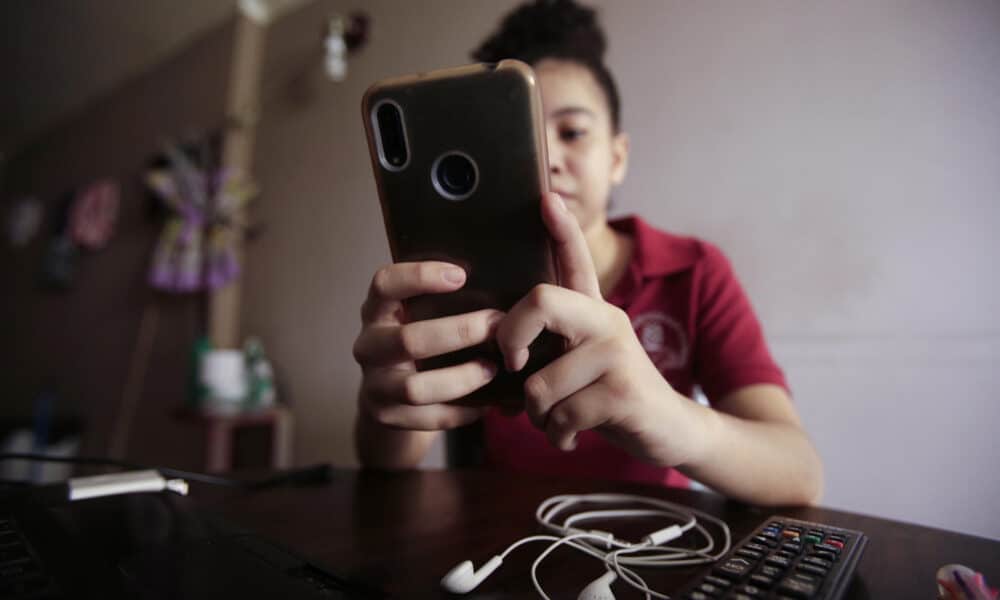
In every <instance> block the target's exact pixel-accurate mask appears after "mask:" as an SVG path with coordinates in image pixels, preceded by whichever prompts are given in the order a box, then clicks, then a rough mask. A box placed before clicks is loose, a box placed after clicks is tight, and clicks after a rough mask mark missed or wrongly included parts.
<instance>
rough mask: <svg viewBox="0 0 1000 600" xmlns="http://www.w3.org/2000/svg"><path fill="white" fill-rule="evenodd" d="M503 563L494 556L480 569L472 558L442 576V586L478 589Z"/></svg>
mask: <svg viewBox="0 0 1000 600" xmlns="http://www.w3.org/2000/svg"><path fill="white" fill-rule="evenodd" d="M501 563H503V559H502V558H500V557H499V556H494V557H493V558H491V559H489V560H488V561H486V564H484V565H483V566H482V567H480V568H479V570H478V571H476V570H475V569H474V568H473V566H472V561H471V560H467V561H465V562H462V563H459V564H458V565H456V566H455V568H453V569H452V570H450V571H448V573H447V574H446V575H445V576H444V577H442V578H441V587H443V588H444V589H446V590H448V591H449V592H451V593H453V594H467V593H469V592H471V591H472V590H474V589H476V587H477V586H478V585H479V584H480V583H482V582H483V580H484V579H486V578H487V577H489V576H490V573H492V572H493V571H496V570H497V568H498V567H499V566H500V564H501ZM595 597H596V596H595Z"/></svg>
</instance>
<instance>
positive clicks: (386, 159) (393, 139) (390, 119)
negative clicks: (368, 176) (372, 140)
mask: <svg viewBox="0 0 1000 600" xmlns="http://www.w3.org/2000/svg"><path fill="white" fill-rule="evenodd" d="M375 125H376V127H377V128H378V137H379V141H380V144H379V152H380V154H381V156H382V160H383V163H382V164H383V165H384V166H388V167H389V168H390V169H391V170H394V171H398V170H399V169H401V168H402V167H403V166H405V165H406V162H407V159H408V158H409V151H408V148H407V143H406V130H405V128H404V127H403V113H402V112H401V111H400V109H399V107H398V106H397V105H396V104H394V103H393V102H391V101H382V102H381V103H380V104H378V105H377V107H376V108H375Z"/></svg>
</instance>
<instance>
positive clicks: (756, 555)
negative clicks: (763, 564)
mask: <svg viewBox="0 0 1000 600" xmlns="http://www.w3.org/2000/svg"><path fill="white" fill-rule="evenodd" d="M736 555H737V556H742V557H743V558H749V559H750V560H760V559H762V558H764V554H763V553H761V552H757V551H755V550H747V549H746V548H740V549H739V550H737V551H736Z"/></svg>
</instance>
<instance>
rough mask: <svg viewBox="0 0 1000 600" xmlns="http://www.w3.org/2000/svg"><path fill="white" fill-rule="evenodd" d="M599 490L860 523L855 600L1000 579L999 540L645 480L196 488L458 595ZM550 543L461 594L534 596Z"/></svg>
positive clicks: (552, 565)
mask: <svg viewBox="0 0 1000 600" xmlns="http://www.w3.org/2000/svg"><path fill="white" fill-rule="evenodd" d="M594 492H616V493H631V494H642V495H648V496H654V497H657V498H663V499H667V500H671V501H674V502H679V503H682V504H685V505H688V506H691V507H694V508H697V509H700V510H703V511H706V512H708V513H711V514H713V515H715V516H718V517H720V518H722V519H724V520H726V521H727V522H728V523H729V525H730V527H731V529H732V533H733V538H734V542H735V541H738V540H740V539H742V537H743V536H744V535H746V534H747V533H749V532H750V531H751V530H752V529H753V528H754V527H755V526H757V525H758V524H760V523H761V522H762V521H763V520H764V519H766V518H768V517H769V516H770V515H772V514H780V515H785V516H789V517H793V518H798V519H804V520H810V521H818V522H820V523H824V524H828V525H834V526H839V527H845V528H848V529H857V530H860V531H863V532H864V533H866V534H867V535H868V536H869V538H870V542H869V545H868V549H867V551H866V552H865V555H864V557H863V558H862V560H861V563H860V565H859V567H858V570H857V576H856V577H855V580H854V582H853V584H852V586H851V589H850V591H849V593H848V597H849V598H853V599H860V598H872V599H880V600H881V599H917V598H934V597H936V585H935V581H934V574H935V572H936V570H937V569H938V567H940V566H942V565H945V564H948V563H960V564H965V565H968V566H970V567H972V568H974V569H976V570H978V571H982V572H983V573H984V575H985V576H986V580H987V581H988V582H989V583H991V584H992V585H993V586H997V585H998V584H1000V541H996V540H990V539H986V538H979V537H974V536H969V535H963V534H958V533H952V532H948V531H943V530H938V529H930V528H927V527H921V526H917V525H911V524H905V523H900V522H896V521H890V520H886V519H879V518H875V517H868V516H863V515H858V514H852V513H847V512H841V511H836V510H830V509H825V508H789V509H777V510H772V509H761V508H756V507H751V506H747V505H744V504H739V503H736V502H731V501H727V500H724V499H722V498H720V497H719V496H716V495H714V494H707V493H702V492H695V491H690V490H680V489H667V488H659V487H650V486H643V485H633V484H622V483H607V482H594V481H581V480H575V479H553V478H542V477H533V476H523V475H517V476H515V475H510V474H503V473H495V472H490V471H485V470H479V471H474V470H470V471H450V472H449V471H423V472H404V473H389V472H378V471H360V472H359V471H350V470H337V471H335V472H334V480H333V481H332V482H331V483H329V484H327V485H320V486H313V487H300V488H282V489H272V490H267V491H260V492H237V491H232V490H220V489H218V488H209V487H206V486H203V485H196V486H195V487H194V488H193V490H192V499H193V500H195V501H196V502H197V503H198V504H201V505H202V506H203V507H207V508H209V509H210V510H211V511H212V512H216V513H217V514H221V515H222V516H223V517H224V518H226V519H227V520H229V521H230V522H232V523H235V524H239V525H242V526H245V527H248V528H250V529H253V530H255V531H257V532H259V533H261V534H263V535H264V536H266V537H268V538H270V539H272V540H274V541H277V542H279V543H282V544H284V545H286V546H288V547H290V548H291V549H293V550H295V551H297V552H299V553H300V554H303V555H305V556H308V557H311V558H313V559H315V560H316V561H317V562H320V563H323V564H325V565H326V566H328V567H330V568H331V569H332V570H334V571H336V572H338V573H339V574H342V575H345V576H347V577H349V578H352V579H356V580H360V581H364V582H367V583H369V584H372V585H375V586H377V587H379V588H381V589H383V590H385V591H387V592H388V593H389V594H390V595H391V596H392V597H398V598H454V597H455V596H452V595H450V594H448V593H446V592H443V591H441V590H440V588H439V586H438V582H439V580H440V579H441V577H442V575H444V573H446V572H447V571H448V570H449V569H451V568H452V567H453V566H455V565H456V564H458V563H459V562H461V561H463V560H466V559H469V560H472V562H473V563H474V564H475V565H476V567H478V566H479V565H481V564H482V563H483V562H484V561H486V560H487V559H489V558H490V557H491V556H493V555H494V554H498V553H499V552H501V551H503V550H504V549H505V548H506V547H507V546H508V545H509V544H510V543H512V542H514V541H515V540H517V539H519V538H521V537H524V536H527V535H530V534H533V533H537V532H539V528H538V526H537V525H536V523H535V521H534V512H535V508H536V506H537V505H538V504H539V503H540V502H541V501H542V500H544V499H546V498H548V497H549V496H553V495H557V494H566V493H594ZM955 508H956V509H957V508H959V507H955ZM616 533H621V534H623V535H625V536H627V535H629V534H631V533H632V532H628V531H627V530H618V529H616ZM639 533H641V532H635V534H636V535H638V534H639ZM544 547H545V545H544V544H531V545H528V546H523V547H521V548H519V549H518V550H515V551H514V553H513V554H511V555H510V557H509V558H508V559H507V560H506V561H505V562H504V564H503V565H502V566H501V567H500V569H499V570H498V571H497V572H495V573H494V574H493V575H492V576H491V577H490V578H488V579H487V580H486V581H485V582H484V583H483V584H482V585H481V586H480V587H479V588H477V589H476V590H475V591H474V592H473V593H471V594H469V595H467V596H466V597H467V598H480V599H483V598H508V597H509V598H530V597H535V593H534V588H533V587H532V584H531V580H530V577H529V569H530V566H531V563H532V561H533V560H534V558H535V557H536V556H537V554H538V553H539V552H540V551H541V550H542V549H543V548H544ZM698 570H700V569H669V570H668V569H659V570H648V569H647V570H643V571H641V574H642V575H643V577H645V578H646V580H647V582H649V583H650V585H651V586H652V587H653V589H656V590H659V591H663V592H665V593H668V594H669V593H670V592H671V591H672V590H674V589H676V588H678V587H679V586H680V585H681V584H682V583H683V582H684V581H685V580H686V579H687V578H688V577H690V576H691V575H692V574H693V573H695V572H697V571H698ZM602 572H603V568H602V566H601V565H600V563H598V562H597V561H595V560H593V559H591V558H588V557H584V556H582V555H581V554H579V553H577V552H574V551H572V550H565V551H563V550H559V551H557V552H555V553H554V554H553V555H552V556H551V557H550V559H547V561H546V562H545V563H543V564H542V567H541V569H540V571H539V576H540V579H541V581H542V583H543V585H544V586H545V589H546V592H547V593H549V595H550V596H552V597H553V598H576V595H577V594H578V593H579V590H580V589H581V588H583V587H584V586H585V585H586V584H587V583H588V582H590V581H591V580H592V579H594V578H595V577H597V576H598V575H600V574H601V573H602ZM613 589H614V592H615V595H616V596H617V598H618V599H619V600H625V599H627V598H641V597H642V596H641V595H639V594H637V593H634V592H633V591H632V590H631V589H628V588H627V587H626V586H625V585H623V584H620V583H619V584H616V585H615V586H613Z"/></svg>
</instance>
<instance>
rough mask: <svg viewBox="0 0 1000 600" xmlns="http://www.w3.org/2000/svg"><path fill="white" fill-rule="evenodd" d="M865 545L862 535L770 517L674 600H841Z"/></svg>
mask: <svg viewBox="0 0 1000 600" xmlns="http://www.w3.org/2000/svg"><path fill="white" fill-rule="evenodd" d="M867 544H868V538H867V537H866V536H865V534H863V533H861V532H860V531H854V530H850V529H842V528H840V527H831V526H829V525H824V524H822V523H813V522H810V521H801V520H798V519H790V518H786V517H778V516H775V517H771V518H769V519H767V520H766V521H764V523H763V524H761V525H760V526H759V527H757V529H756V530H754V532H753V533H751V534H750V535H748V536H747V537H746V538H745V539H744V540H742V541H741V542H740V543H738V544H736V545H734V546H733V549H732V550H731V551H730V552H729V553H728V554H727V555H726V556H724V557H723V558H722V559H721V560H719V561H718V562H716V563H714V564H713V565H712V567H710V568H709V569H707V570H706V571H705V572H704V573H703V574H701V575H700V576H698V577H696V578H695V579H693V580H692V582H691V583H690V584H688V585H687V586H685V587H684V588H683V589H682V590H681V591H680V593H678V594H675V595H672V597H673V598H679V599H683V600H709V599H715V598H720V599H721V598H726V599H732V600H757V599H762V598H782V599H783V598H809V599H812V600H837V599H838V598H842V597H843V596H844V594H845V592H846V591H847V588H848V586H849V585H850V583H851V578H852V577H853V575H854V570H855V568H856V567H857V565H858V561H859V560H860V559H861V555H862V553H863V552H864V550H865V546H866V545H867Z"/></svg>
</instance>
